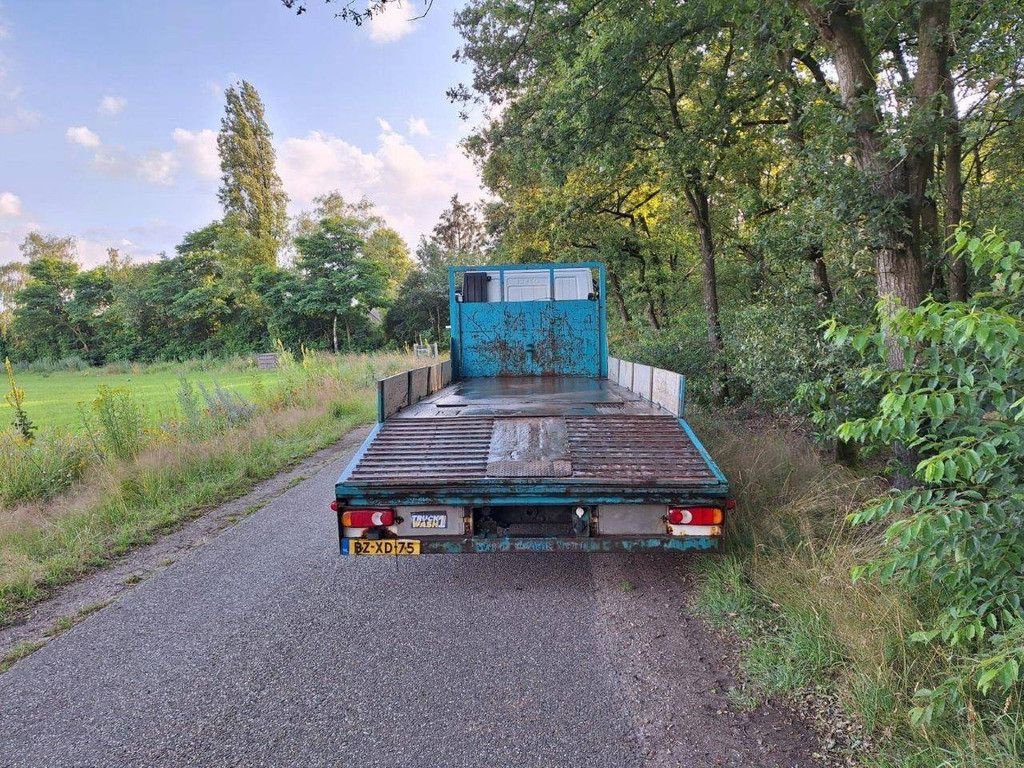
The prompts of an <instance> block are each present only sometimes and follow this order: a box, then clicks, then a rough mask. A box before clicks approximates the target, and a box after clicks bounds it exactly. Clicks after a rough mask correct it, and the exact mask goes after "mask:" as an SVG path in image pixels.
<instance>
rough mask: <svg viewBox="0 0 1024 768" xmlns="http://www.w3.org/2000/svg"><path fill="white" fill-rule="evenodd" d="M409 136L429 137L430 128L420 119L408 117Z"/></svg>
mask: <svg viewBox="0 0 1024 768" xmlns="http://www.w3.org/2000/svg"><path fill="white" fill-rule="evenodd" d="M409 135H410V136H429V135H430V127H429V126H428V125H427V121H426V120H424V119H423V118H422V117H410V118H409Z"/></svg>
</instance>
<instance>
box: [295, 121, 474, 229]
mask: <svg viewBox="0 0 1024 768" xmlns="http://www.w3.org/2000/svg"><path fill="white" fill-rule="evenodd" d="M380 124H381V133H380V135H379V136H378V146H377V148H376V149H375V150H374V151H372V152H366V151H364V150H362V149H360V148H359V147H357V146H354V145H353V144H349V143H348V142H347V141H345V140H344V139H341V138H338V137H336V136H332V135H330V134H327V133H323V132H320V131H313V132H312V133H310V134H308V135H307V136H305V137H304V138H290V139H285V140H284V141H282V142H280V144H279V145H278V170H279V172H280V174H281V179H282V181H283V182H284V186H285V190H286V191H287V192H288V195H289V197H290V198H291V200H292V205H293V207H294V208H295V209H302V208H308V207H309V206H310V205H311V204H312V201H313V198H315V197H317V196H318V195H322V194H324V193H326V192H330V191H332V190H335V189H336V190H339V191H340V192H341V194H342V195H343V196H344V197H345V198H346V199H348V200H358V199H359V198H361V197H367V198H368V199H370V200H372V201H373V202H374V203H376V204H377V208H378V210H379V211H380V213H381V215H383V216H384V218H385V219H386V220H387V221H388V223H389V224H390V225H391V226H393V227H394V228H395V229H397V230H398V231H399V232H400V233H401V234H402V236H403V237H405V239H406V240H407V241H408V242H409V244H410V245H411V246H415V244H416V241H417V240H418V239H419V236H420V235H421V234H426V233H427V232H429V231H430V230H431V228H432V227H433V226H434V223H435V222H436V221H437V217H438V215H439V214H440V213H441V211H442V210H444V208H445V206H446V205H447V203H448V199H449V198H450V197H451V196H452V195H453V194H458V195H459V197H460V198H461V199H463V200H465V201H474V200H478V199H479V198H480V197H481V194H482V193H481V189H480V179H479V176H478V174H477V171H476V168H475V167H474V165H473V163H472V161H471V160H469V158H467V157H466V156H465V155H464V154H463V153H462V152H461V151H460V150H459V149H458V147H456V146H449V147H446V148H445V149H444V150H442V151H441V152H438V153H432V154H424V153H422V152H420V150H418V149H417V148H416V147H414V146H412V145H411V144H409V142H408V141H407V140H406V139H405V138H404V137H403V136H401V135H399V134H397V133H395V132H394V131H393V130H391V127H390V126H389V125H388V124H387V122H385V121H380Z"/></svg>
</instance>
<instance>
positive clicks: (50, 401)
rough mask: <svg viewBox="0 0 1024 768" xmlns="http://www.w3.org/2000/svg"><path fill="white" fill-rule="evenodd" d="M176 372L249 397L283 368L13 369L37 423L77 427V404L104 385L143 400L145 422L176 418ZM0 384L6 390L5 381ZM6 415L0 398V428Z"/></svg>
mask: <svg viewBox="0 0 1024 768" xmlns="http://www.w3.org/2000/svg"><path fill="white" fill-rule="evenodd" d="M180 375H184V376H185V378H187V379H188V380H189V381H190V382H192V385H193V386H198V385H199V384H203V385H204V386H206V387H207V388H210V389H211V390H212V388H213V386H214V385H215V384H219V385H220V387H221V388H222V389H225V390H228V391H231V392H237V393H238V394H240V395H242V396H243V397H248V396H250V395H251V394H252V391H253V389H254V388H255V387H257V386H258V384H257V382H260V383H261V384H262V386H263V387H264V388H265V389H266V390H267V391H272V390H273V388H274V386H275V385H276V384H277V383H278V382H279V381H280V380H281V377H282V372H281V371H278V370H275V371H261V370H259V369H256V368H251V369H246V370H237V369H232V368H228V367H224V368H223V369H220V370H217V369H214V370H184V371H183V372H182V373H180V374H179V372H178V371H176V370H175V369H174V368H173V367H172V366H169V365H167V366H164V365H160V366H154V367H153V369H147V368H140V369H139V370H138V372H134V373H113V372H109V371H107V370H105V369H102V368H99V369H92V370H85V371H60V372H56V373H17V374H15V376H16V379H17V382H18V386H19V387H21V388H22V389H23V390H25V410H26V412H27V413H28V415H29V418H31V419H32V422H33V423H34V424H35V425H36V426H37V427H39V428H40V429H50V428H54V429H59V430H70V431H78V430H80V429H81V428H82V418H81V415H80V412H79V404H82V405H83V406H84V407H86V408H88V407H89V406H90V404H91V403H92V401H93V399H94V398H95V397H96V393H97V390H98V389H99V388H100V387H101V386H103V385H106V386H108V387H126V388H127V389H129V390H130V391H131V393H132V395H133V396H134V397H135V399H136V400H137V401H138V402H139V403H140V404H141V405H142V407H143V409H144V411H145V413H146V420H147V422H148V423H150V424H159V423H161V422H163V421H166V420H169V419H173V418H175V416H176V415H177V413H178V405H177V397H176V394H177V392H178V386H179V376H180ZM3 384H4V386H3V389H4V391H5V392H6V391H7V382H6V381H5V382H3ZM10 421H11V408H10V405H8V403H7V402H6V401H0V430H2V429H4V428H6V427H7V426H8V425H9V422H10Z"/></svg>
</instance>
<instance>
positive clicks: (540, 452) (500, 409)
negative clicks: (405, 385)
mask: <svg viewBox="0 0 1024 768" xmlns="http://www.w3.org/2000/svg"><path fill="white" fill-rule="evenodd" d="M725 488H726V486H725V481H724V477H723V476H722V474H721V472H720V471H719V470H718V468H717V467H716V466H715V464H714V462H713V461H712V460H711V458H710V457H709V456H708V454H707V451H705V450H704V447H703V446H702V445H701V444H700V441H699V440H698V439H697V438H696V436H695V435H694V434H693V431H692V430H691V429H690V427H689V425H688V424H687V423H686V421H685V420H684V419H680V418H677V417H676V416H675V415H674V414H672V413H670V412H669V411H667V410H664V409H663V408H661V407H660V406H658V405H656V404H655V403H652V402H651V401H649V400H645V399H643V398H641V397H640V396H639V395H637V394H635V393H634V392H632V391H630V390H629V389H626V388H624V387H621V386H619V385H618V384H616V383H614V382H612V381H609V380H607V379H594V378H586V377H571V376H553V377H516V378H502V377H498V378H486V379H466V380H462V381H458V382H456V383H454V384H452V385H450V386H448V387H445V388H444V389H441V390H440V391H438V392H436V393H435V394H433V395H430V396H429V397H426V398H425V399H423V400H421V401H419V402H417V403H416V404H414V405H412V406H409V407H406V408H404V409H403V410H401V411H399V412H398V413H396V414H394V415H393V416H391V417H390V418H388V419H387V420H386V421H384V423H382V424H380V425H378V427H377V428H376V429H375V430H374V432H373V433H372V434H371V436H370V437H369V438H368V439H367V441H366V443H365V444H364V445H363V447H362V448H361V449H360V452H359V453H358V454H357V455H356V457H355V458H354V459H353V461H352V462H351V463H350V465H349V466H348V468H347V469H346V470H345V472H344V473H343V474H342V476H341V478H340V479H339V483H338V496H339V498H342V497H347V498H349V499H350V500H351V501H353V502H356V501H358V502H362V503H366V502H373V501H377V502H381V501H387V500H389V499H397V498H401V499H403V500H404V501H405V503H413V502H414V501H417V502H418V501H422V502H423V503H442V502H448V503H499V504H500V503H501V501H502V499H515V500H516V501H518V502H522V501H523V499H524V498H525V497H529V498H532V499H533V500H535V501H538V502H541V501H543V500H544V499H546V498H557V499H558V500H559V501H562V502H564V503H568V502H570V500H573V499H575V500H578V501H581V502H582V501H592V502H606V503H628V502H630V501H638V502H639V501H648V500H653V499H661V500H672V499H673V498H676V497H678V496H679V495H680V494H682V493H686V494H687V495H689V496H691V497H692V496H694V494H696V495H698V496H708V497H715V496H719V495H723V494H724V493H725Z"/></svg>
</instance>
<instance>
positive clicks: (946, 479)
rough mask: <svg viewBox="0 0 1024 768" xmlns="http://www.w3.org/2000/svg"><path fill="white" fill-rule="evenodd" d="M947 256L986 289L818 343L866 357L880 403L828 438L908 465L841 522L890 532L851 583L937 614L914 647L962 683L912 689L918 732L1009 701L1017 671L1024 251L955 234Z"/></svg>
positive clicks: (1022, 533)
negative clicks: (873, 586)
mask: <svg viewBox="0 0 1024 768" xmlns="http://www.w3.org/2000/svg"><path fill="white" fill-rule="evenodd" d="M953 250H954V252H955V253H957V254H962V255H964V256H965V257H966V258H968V259H969V261H970V264H971V266H972V267H973V269H974V271H975V273H976V274H977V276H978V279H979V280H982V281H986V282H987V283H988V284H989V286H990V287H989V289H988V290H986V291H984V292H979V293H977V294H976V295H975V296H974V297H973V298H972V299H971V301H969V302H967V303H957V302H953V303H942V302H938V301H934V300H926V301H925V302H924V303H923V304H921V305H920V306H919V307H916V308H914V309H906V308H899V309H896V310H895V311H893V310H891V309H888V308H882V311H881V318H882V320H881V325H880V326H879V327H877V328H874V327H867V328H863V329H860V330H855V331H854V330H851V329H849V328H847V327H844V326H839V325H832V326H831V328H830V329H829V332H828V336H829V338H830V339H831V340H832V341H834V342H835V343H837V344H848V345H849V346H850V347H852V348H853V349H855V350H856V351H857V352H859V353H860V354H861V355H863V357H864V359H865V362H866V365H865V367H864V368H863V369H862V371H861V372H860V378H861V381H862V382H863V383H864V384H865V385H873V384H877V385H879V386H880V388H881V391H882V393H883V394H882V397H881V399H880V400H879V401H878V404H877V407H876V409H875V410H874V412H873V413H872V414H871V415H870V416H868V417H865V418H858V419H853V420H850V421H847V422H845V423H843V424H842V425H840V426H839V428H838V430H837V434H838V436H839V437H840V438H842V439H845V440H856V441H859V442H862V443H864V444H865V445H867V446H868V447H871V448H876V449H881V448H887V447H890V446H903V448H904V450H905V451H907V452H909V453H910V455H912V456H914V457H915V458H914V461H915V466H914V467H913V476H914V479H915V484H914V485H913V487H910V488H907V489H903V490H895V491H893V492H891V493H889V494H886V495H885V496H883V497H880V498H878V499H877V500H876V501H875V502H873V503H871V504H868V505H867V506H865V507H864V508H863V509H861V510H859V511H857V512H856V513H854V514H853V515H851V521H852V522H853V523H854V524H855V525H868V524H876V523H880V524H884V525H886V526H887V528H886V529H885V541H886V543H887V545H888V546H887V549H886V551H885V553H884V554H883V555H881V556H880V557H878V558H876V559H874V560H872V561H871V562H870V563H868V564H867V565H864V566H859V567H858V568H857V569H856V571H855V573H856V575H858V576H876V577H878V578H880V579H882V580H883V581H884V582H896V583H899V584H903V585H905V586H906V587H908V588H910V589H914V590H924V591H934V592H935V593H936V594H937V595H938V600H939V601H940V603H941V608H940V609H939V610H937V611H936V613H935V614H934V615H933V616H932V617H930V619H929V622H928V623H927V624H926V626H925V628H924V629H923V630H921V631H920V632H917V633H915V634H914V635H913V639H915V640H917V641H920V642H922V643H941V644H943V645H944V646H945V647H946V648H947V649H948V653H950V654H952V655H953V657H954V658H956V659H957V660H958V661H957V662H956V664H955V667H956V669H958V670H959V671H961V673H962V675H961V676H957V675H951V676H949V677H947V678H946V679H944V680H941V681H939V682H938V683H937V684H936V686H935V687H934V688H924V689H922V690H920V691H919V692H918V696H919V699H920V705H919V706H918V707H917V708H915V710H914V712H913V715H912V716H913V718H914V720H915V722H919V723H921V724H928V723H929V722H931V721H932V720H933V719H936V718H938V716H939V715H941V714H942V713H943V711H944V709H945V708H946V707H948V706H951V705H953V706H956V707H966V706H967V701H969V699H970V698H971V696H972V695H974V694H972V690H971V689H972V688H973V690H974V693H975V694H977V695H980V696H981V697H986V696H990V695H991V696H996V695H998V696H1003V697H1006V696H1010V697H1013V696H1015V695H1019V690H1017V689H1018V688H1019V686H1020V683H1021V679H1022V678H1021V668H1022V667H1024V643H1021V642H1020V640H1021V638H1022V636H1024V606H1022V605H1021V600H1022V596H1024V344H1022V343H1021V340H1022V336H1024V253H1022V249H1021V244H1020V243H1019V242H1007V241H1006V240H1005V238H1004V237H1003V236H1001V235H1000V234H998V233H995V232H989V233H988V234H986V235H985V236H984V237H980V238H979V237H969V236H968V235H967V234H965V233H964V232H962V231H961V232H959V233H958V235H957V238H956V243H955V246H954V248H953ZM890 345H896V346H897V347H898V348H899V349H900V350H902V352H903V354H904V356H905V359H907V360H909V361H911V362H910V363H909V364H908V365H906V366H905V367H904V368H903V369H898V370H890V369H889V367H888V364H887V360H888V355H889V351H890ZM1015 690H1017V693H1014V691H1015Z"/></svg>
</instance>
